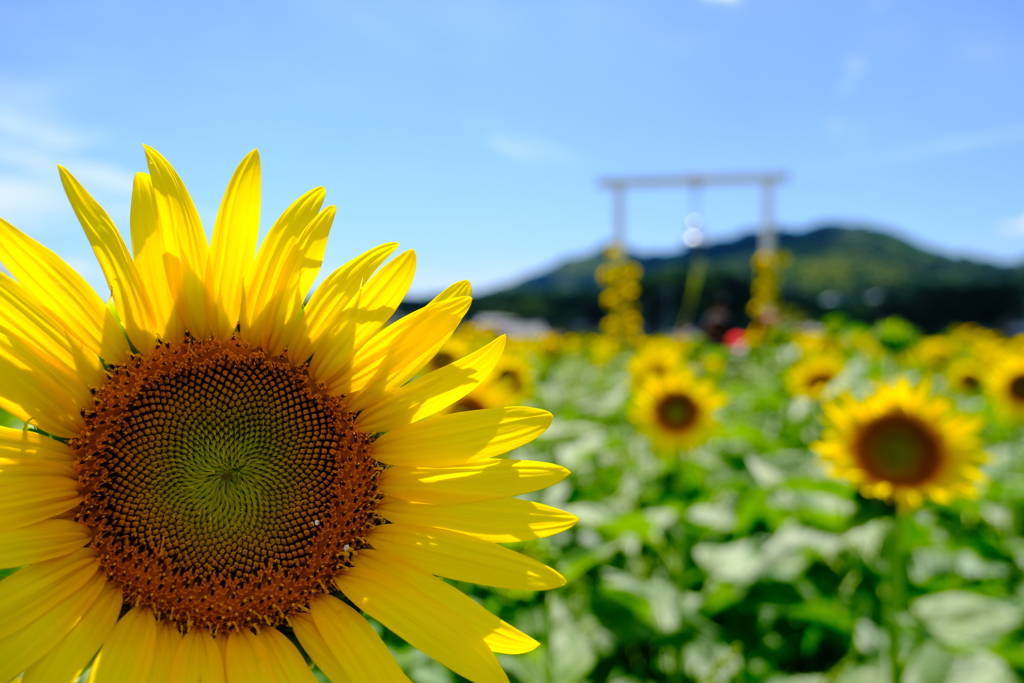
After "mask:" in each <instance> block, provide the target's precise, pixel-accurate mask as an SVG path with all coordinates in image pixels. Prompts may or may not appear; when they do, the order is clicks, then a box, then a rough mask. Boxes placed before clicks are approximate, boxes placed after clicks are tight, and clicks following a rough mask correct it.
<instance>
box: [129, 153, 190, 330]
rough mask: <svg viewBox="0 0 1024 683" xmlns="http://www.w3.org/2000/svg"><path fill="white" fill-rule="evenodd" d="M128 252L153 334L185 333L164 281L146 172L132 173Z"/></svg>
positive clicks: (158, 233)
mask: <svg viewBox="0 0 1024 683" xmlns="http://www.w3.org/2000/svg"><path fill="white" fill-rule="evenodd" d="M131 232H132V254H133V255H134V257H135V267H136V269H137V270H138V272H139V282H141V283H142V289H143V290H144V291H145V293H146V300H147V301H149V307H150V311H151V312H152V315H153V323H154V325H155V329H156V333H157V336H158V337H160V338H161V339H169V340H175V341H176V340H178V339H181V337H182V336H183V335H184V334H185V324H184V323H183V322H182V321H181V317H180V316H179V315H178V311H177V309H176V307H175V304H174V295H173V294H172V293H171V288H170V285H169V284H168V282H167V270H166V269H165V268H164V255H165V254H166V253H167V248H166V247H165V246H164V234H163V231H162V230H161V229H160V210H159V208H158V206H157V198H156V190H154V189H153V179H152V178H151V177H150V175H149V174H148V173H136V174H135V183H134V185H133V186H132V213H131Z"/></svg>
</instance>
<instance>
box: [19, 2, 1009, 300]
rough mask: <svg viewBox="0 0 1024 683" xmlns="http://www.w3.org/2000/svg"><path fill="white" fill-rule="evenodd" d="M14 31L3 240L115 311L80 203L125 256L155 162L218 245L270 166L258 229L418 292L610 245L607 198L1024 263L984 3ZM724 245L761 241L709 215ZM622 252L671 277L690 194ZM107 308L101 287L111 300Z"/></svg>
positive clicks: (68, 15)
mask: <svg viewBox="0 0 1024 683" xmlns="http://www.w3.org/2000/svg"><path fill="white" fill-rule="evenodd" d="M2 9H3V16H4V20H3V21H2V22H0V44H2V45H3V46H4V48H3V57H0V216H2V217H4V218H6V219H7V220H9V221H11V222H13V223H14V224H15V225H18V226H19V227H21V228H22V229H23V230H26V231H27V232H29V233H30V234H32V235H34V236H35V237H36V238H37V239H39V240H41V241H43V242H44V243H46V244H48V245H49V246H51V247H52V248H54V249H55V250H56V251H57V252H58V253H60V254H61V255H62V256H64V257H65V258H67V259H68V260H69V261H70V262H72V263H74V264H75V265H76V266H78V267H80V268H82V269H83V271H84V272H85V273H86V275H87V276H88V277H89V279H90V280H91V281H92V282H93V283H94V284H95V285H96V286H97V287H98V288H100V287H101V284H102V276H101V274H100V272H99V269H98V267H97V266H95V265H94V263H93V259H92V255H91V252H90V250H89V248H88V244H87V242H86V241H85V239H84V238H83V237H82V236H81V231H80V229H79V228H78V227H77V224H76V223H75V219H74V216H73V214H72V212H71V210H70V208H69V207H68V205H67V202H66V200H65V199H64V198H63V196H62V194H61V191H60V183H59V180H58V176H57V172H56V166H55V165H56V164H57V163H61V164H64V165H65V166H67V167H68V168H69V169H70V170H71V171H72V172H73V173H75V174H76V175H77V176H78V177H79V179H80V180H82V182H83V183H84V184H85V185H86V187H88V188H89V189H90V190H91V191H92V192H93V193H94V194H95V195H96V196H97V198H98V199H100V201H101V202H102V203H103V204H104V205H105V206H106V207H107V208H108V210H109V211H110V213H111V215H112V216H113V217H114V219H115V221H116V222H118V224H119V225H120V226H121V228H122V230H123V231H124V232H127V217H128V205H129V198H130V194H131V176H132V174H133V173H134V172H136V171H139V170H145V160H144V157H143V153H142V147H141V145H142V143H146V144H150V145H152V146H154V147H155V148H157V149H158V150H160V151H161V152H162V153H163V154H164V155H165V156H166V157H167V158H168V159H169V160H170V161H171V162H172V163H173V164H174V165H175V166H176V168H177V169H178V171H179V173H180V174H181V175H182V177H183V179H184V180H185V183H186V184H187V185H188V187H189V189H190V191H191V193H192V196H193V198H194V199H195V201H196V203H197V205H198V206H199V208H200V212H201V214H202V215H203V218H204V221H205V222H206V223H207V225H208V226H210V227H212V224H213V217H214V215H215V212H216V208H217V206H218V204H219V201H220V196H221V194H222V193H223V190H224V187H225V185H226V183H227V180H228V178H229V177H230V175H231V172H232V171H233V169H234V167H235V165H236V164H237V163H238V161H240V160H241V158H242V157H243V156H244V155H245V154H246V153H247V152H248V151H249V150H250V149H252V148H253V147H257V148H259V150H260V154H261V157H262V161H263V186H264V203H263V221H264V225H265V226H269V224H270V223H271V222H272V221H273V219H274V218H275V217H276V216H277V215H278V214H279V213H280V211H282V210H283V209H284V208H285V207H286V206H287V205H288V203H290V201H291V200H292V199H294V198H295V197H296V196H298V195H299V194H301V193H302V192H304V191H305V190H307V189H309V188H311V187H314V186H317V185H324V186H325V187H326V188H327V190H328V202H330V203H334V204H337V206H338V209H339V211H338V218H337V220H336V221H335V224H334V230H333V233H332V239H331V243H330V244H329V246H328V252H327V262H326V265H327V266H328V267H336V266H337V265H340V264H341V263H342V262H344V261H345V260H347V259H348V258H351V257H352V256H354V255H355V254H357V253H359V252H361V251H363V250H365V249H367V248H369V247H370V246H373V245H375V244H377V243H380V242H384V241H391V240H395V241H399V242H401V243H402V244H403V246H405V247H411V248H414V249H416V251H417V253H418V255H419V263H420V268H419V275H418V277H417V281H416V284H415V285H414V292H416V293H419V294H421V295H425V294H432V293H433V292H436V291H437V290H439V289H441V288H442V287H443V286H444V285H445V284H447V283H449V282H451V281H454V280H458V279H462V278H468V279H470V280H472V281H473V282H474V284H475V285H476V286H477V291H478V292H487V291H489V290H494V289H495V288H499V287H501V286H503V285H504V284H507V283H509V282H512V281H515V280H516V279H518V278H521V277H522V276H524V275H525V274H528V273H530V272H536V271H538V270H540V269H543V268H545V267H547V266H549V265H550V264H552V263H555V262H557V261H559V260H560V259H563V258H566V257H569V256H572V255H578V254H583V253H587V252H589V251H592V250H594V249H595V248H597V246H598V245H600V244H602V243H603V242H604V241H605V240H607V238H608V236H609V234H610V211H609V198H608V197H607V195H606V193H605V192H603V191H602V190H600V189H599V187H598V185H597V179H598V178H599V177H601V176H604V175H609V174H630V173H662V172H684V171H731V170H774V169H780V170H785V171H787V172H789V174H790V180H789V181H788V182H787V183H786V184H785V185H783V186H782V187H781V189H780V190H779V193H778V199H777V205H778V220H779V221H780V222H781V223H783V224H785V225H788V226H792V227H793V228H795V229H807V228H808V227H810V226H812V225H814V224H815V223H817V222H820V221H824V220H840V221H846V222H860V221H864V222H870V223H873V224H877V225H879V226H881V227H884V228H886V229H888V230H890V231H894V232H898V233H899V234H901V235H904V236H906V237H909V238H910V239H911V240H912V241H913V242H915V243H916V244H919V245H923V246H927V247H929V248H933V249H937V250H941V251H943V252H944V253H950V254H959V255H966V256H971V257H974V258H979V259H983V260H989V261H994V262H1000V263H1018V262H1020V261H1024V87H1022V86H1024V39H1022V38H1021V34H1020V27H1021V26H1022V25H1024V3H1018V2H1007V1H1006V0H998V1H986V0H978V1H977V2H972V3H962V2H952V1H943V0H938V1H937V0H930V1H916V2H911V1H907V2H900V1H896V0H857V1H850V2H841V1H839V0H829V1H825V0H735V1H731V2H730V1H725V0H718V1H715V2H711V1H706V0H665V1H658V2H655V1H643V0H622V1H610V0H608V1H606V0H574V1H560V0H547V1H545V2H531V1H527V0H518V1H512V0H508V1H506V0H479V1H468V0H441V1H438V2H416V1H412V0H410V1H408V2H402V1H391V0H382V1H379V2H374V3H349V2H339V1H336V0H334V1H330V2H318V1H299V2H292V3H259V2H246V3H239V4H234V5H232V4H228V3H214V2H201V3H200V2H187V1H185V2H175V3H139V2H130V3H129V2H120V1H117V0H110V1H107V2H99V3H89V2H80V1H76V2H66V3H55V2H31V3H30V2H24V1H19V0H6V1H5V2H4V3H3V7H2ZM693 201H694V202H697V201H699V204H700V208H701V210H702V211H703V213H704V214H705V215H706V218H707V226H706V227H707V233H708V236H709V238H710V239H719V240H720V239H729V238H731V237H734V236H735V235H737V234H738V233H739V232H741V231H743V230H744V229H745V228H749V226H751V225H752V224H753V223H755V222H756V220H757V219H758V215H759V214H758V211H759V204H758V196H757V193H756V191H755V190H753V189H720V190H707V191H705V192H704V193H703V194H702V196H701V197H699V198H694V199H693ZM630 202H631V207H630V211H631V213H630V225H629V241H630V244H631V245H632V246H633V247H634V248H635V249H637V250H642V251H644V252H653V251H678V250H679V248H680V246H679V245H680V235H681V230H682V222H683V217H684V216H685V215H686V213H688V212H689V211H690V210H692V209H693V208H694V206H695V204H691V203H690V198H689V197H688V195H687V193H685V192H682V191H675V192H673V191H647V192H644V193H642V194H636V195H634V196H632V197H631V200H630ZM103 290H105V288H103Z"/></svg>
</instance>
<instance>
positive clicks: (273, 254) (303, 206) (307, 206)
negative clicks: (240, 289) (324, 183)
mask: <svg viewBox="0 0 1024 683" xmlns="http://www.w3.org/2000/svg"><path fill="white" fill-rule="evenodd" d="M324 195H325V192H324V188H322V187H317V188H313V189H312V190H310V191H309V192H307V193H306V194H304V195H302V196H301V197H299V198H298V199H296V200H295V201H294V202H293V203H292V205H291V206H289V207H288V208H287V209H286V210H285V212H284V213H282V214H281V215H280V217H278V219H277V220H276V221H275V222H274V225H273V226H271V228H270V232H268V233H267V236H266V237H265V238H264V239H263V244H261V245H260V249H259V252H257V254H256V260H255V262H254V263H253V264H252V267H251V268H250V270H249V274H248V276H247V277H246V280H245V286H244V292H245V296H244V299H243V301H244V304H243V306H242V314H241V318H243V319H245V320H248V321H250V322H251V321H255V320H257V319H258V318H259V317H260V316H261V314H262V313H263V310H264V309H265V308H266V307H267V305H269V303H270V301H271V300H272V299H273V298H274V295H275V294H276V287H277V280H278V276H277V271H279V270H280V269H281V268H282V267H283V265H284V261H285V259H286V258H288V256H289V254H290V252H291V251H292V250H293V249H294V244H295V243H297V241H298V238H299V236H300V235H301V234H302V231H303V230H304V229H305V228H306V226H308V225H309V223H310V221H312V220H313V219H314V218H316V217H317V214H319V213H320V206H321V205H322V204H323V202H324ZM260 329H262V328H260ZM259 339H260V330H256V342H255V343H259ZM250 343H252V342H250Z"/></svg>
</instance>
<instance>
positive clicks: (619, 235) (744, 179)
mask: <svg viewBox="0 0 1024 683" xmlns="http://www.w3.org/2000/svg"><path fill="white" fill-rule="evenodd" d="M785 180H786V174H785V173H784V172H782V171H772V172H766V173H682V174H678V175H638V176H613V177H608V178H602V179H601V181H600V183H601V186H602V187H604V188H605V189H607V190H610V191H611V193H612V239H613V241H614V242H615V243H617V244H619V245H624V244H625V241H626V193H627V192H629V191H630V190H638V189H653V188H663V187H685V188H687V189H699V188H703V187H707V186H709V185H760V186H761V231H760V232H759V233H758V235H757V248H758V249H764V250H766V251H768V252H769V253H774V252H775V251H776V250H777V249H778V237H777V236H776V234H775V186H776V185H779V184H780V183H782V182H784V181H785Z"/></svg>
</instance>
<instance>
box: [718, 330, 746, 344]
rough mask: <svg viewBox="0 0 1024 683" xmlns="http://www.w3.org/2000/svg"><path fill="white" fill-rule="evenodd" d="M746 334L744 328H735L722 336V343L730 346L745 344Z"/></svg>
mask: <svg viewBox="0 0 1024 683" xmlns="http://www.w3.org/2000/svg"><path fill="white" fill-rule="evenodd" d="M745 333H746V330H744V329H743V328H742V327H733V328H730V329H728V330H726V331H725V334H723V335H722V343H723V344H728V345H729V346H736V344H742V343H743V335H744V334H745Z"/></svg>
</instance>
